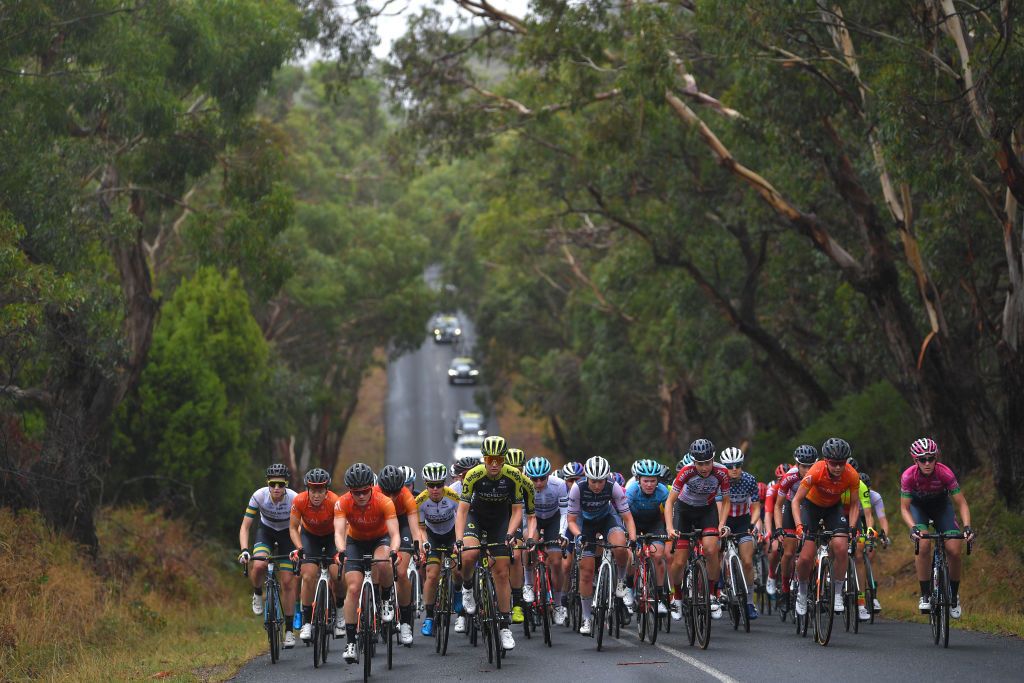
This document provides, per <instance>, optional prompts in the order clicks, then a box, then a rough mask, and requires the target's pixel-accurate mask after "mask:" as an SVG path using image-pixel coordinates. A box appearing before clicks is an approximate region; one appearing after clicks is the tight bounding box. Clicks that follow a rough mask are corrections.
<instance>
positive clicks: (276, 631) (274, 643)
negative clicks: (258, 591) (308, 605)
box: [263, 582, 281, 664]
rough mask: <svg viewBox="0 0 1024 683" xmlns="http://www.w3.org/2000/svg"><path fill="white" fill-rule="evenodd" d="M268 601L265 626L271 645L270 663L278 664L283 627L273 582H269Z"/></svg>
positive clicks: (264, 612) (265, 607)
mask: <svg viewBox="0 0 1024 683" xmlns="http://www.w3.org/2000/svg"><path fill="white" fill-rule="evenodd" d="M268 583H269V586H268V590H267V591H266V594H267V601H266V604H265V605H264V606H263V614H265V615H266V616H265V617H264V621H263V623H264V626H266V629H267V640H268V641H269V644H270V663H271V664H277V660H278V659H279V658H280V657H281V634H280V630H281V625H280V624H279V623H278V620H277V612H278V604H277V603H278V598H277V589H276V587H275V586H274V584H273V583H272V582H268Z"/></svg>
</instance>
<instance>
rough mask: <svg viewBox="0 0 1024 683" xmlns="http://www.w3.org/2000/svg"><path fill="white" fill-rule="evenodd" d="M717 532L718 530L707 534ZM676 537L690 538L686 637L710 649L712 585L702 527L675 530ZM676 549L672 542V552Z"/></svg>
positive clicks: (685, 597) (685, 585)
mask: <svg viewBox="0 0 1024 683" xmlns="http://www.w3.org/2000/svg"><path fill="white" fill-rule="evenodd" d="M708 535H711V536H717V535H718V533H717V532H715V533H713V534H708ZM676 538H677V539H679V540H685V541H688V542H689V544H690V556H689V557H688V558H687V560H686V570H685V571H684V572H683V584H682V589H683V590H682V593H683V621H684V622H686V639H687V641H688V642H689V643H690V645H693V644H694V643H697V645H698V646H699V647H700V648H701V649H702V650H706V649H708V643H710V642H711V586H710V584H709V581H708V567H707V560H706V559H705V558H704V546H703V544H701V543H700V540H701V539H702V538H704V532H703V531H689V532H679V531H678V530H677V532H676ZM675 551H676V544H675V543H673V544H672V550H671V551H670V554H674V553H675Z"/></svg>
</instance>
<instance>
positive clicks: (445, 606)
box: [427, 544, 455, 657]
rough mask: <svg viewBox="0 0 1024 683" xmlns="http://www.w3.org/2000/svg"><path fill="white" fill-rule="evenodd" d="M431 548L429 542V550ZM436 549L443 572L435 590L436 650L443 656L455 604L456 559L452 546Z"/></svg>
mask: <svg viewBox="0 0 1024 683" xmlns="http://www.w3.org/2000/svg"><path fill="white" fill-rule="evenodd" d="M430 550H431V549H430V546H429V544H428V546H427V552H430ZM434 550H436V551H437V552H438V553H439V554H440V556H441V572H440V574H439V576H438V577H437V588H436V590H435V592H434V651H435V652H437V653H439V654H440V655H441V656H442V657H443V656H444V655H446V654H448V635H449V630H450V629H451V624H452V612H453V611H454V609H453V608H454V605H455V578H454V567H455V560H454V558H453V556H452V549H451V548H450V547H447V546H437V547H436V548H434Z"/></svg>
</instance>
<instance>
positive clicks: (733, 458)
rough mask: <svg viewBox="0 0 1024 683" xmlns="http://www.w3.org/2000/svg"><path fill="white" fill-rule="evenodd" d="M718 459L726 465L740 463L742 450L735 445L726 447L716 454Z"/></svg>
mask: <svg viewBox="0 0 1024 683" xmlns="http://www.w3.org/2000/svg"><path fill="white" fill-rule="evenodd" d="M718 459H719V460H720V461H721V463H722V464H723V465H725V466H726V467H728V466H729V465H742V464H743V451H741V450H740V449H738V448H736V447H735V446H733V447H730V448H726V449H725V450H724V451H722V453H721V454H720V455H719V456H718Z"/></svg>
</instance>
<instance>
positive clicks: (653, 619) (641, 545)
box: [633, 534, 668, 645]
mask: <svg viewBox="0 0 1024 683" xmlns="http://www.w3.org/2000/svg"><path fill="white" fill-rule="evenodd" d="M667 540H668V536H666V535H664V534H641V535H639V536H637V538H636V543H637V546H636V551H635V553H634V561H633V595H634V608H633V609H634V611H635V612H636V628H637V635H638V636H639V638H640V642H643V641H644V639H645V638H646V639H650V641H651V645H654V643H655V642H656V641H657V640H658V629H659V628H660V623H659V622H660V620H659V619H658V605H659V601H660V600H663V599H664V598H663V597H661V596H659V593H662V591H661V590H660V588H661V587H660V586H659V585H658V574H657V571H656V568H655V566H654V562H655V560H656V559H657V558H656V557H655V552H656V551H657V548H656V546H655V545H654V542H655V541H662V542H664V541H667ZM662 595H664V594H663V593H662ZM661 604H664V603H661ZM665 607H666V612H667V605H666V606H665ZM666 616H668V615H667V614H666Z"/></svg>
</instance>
